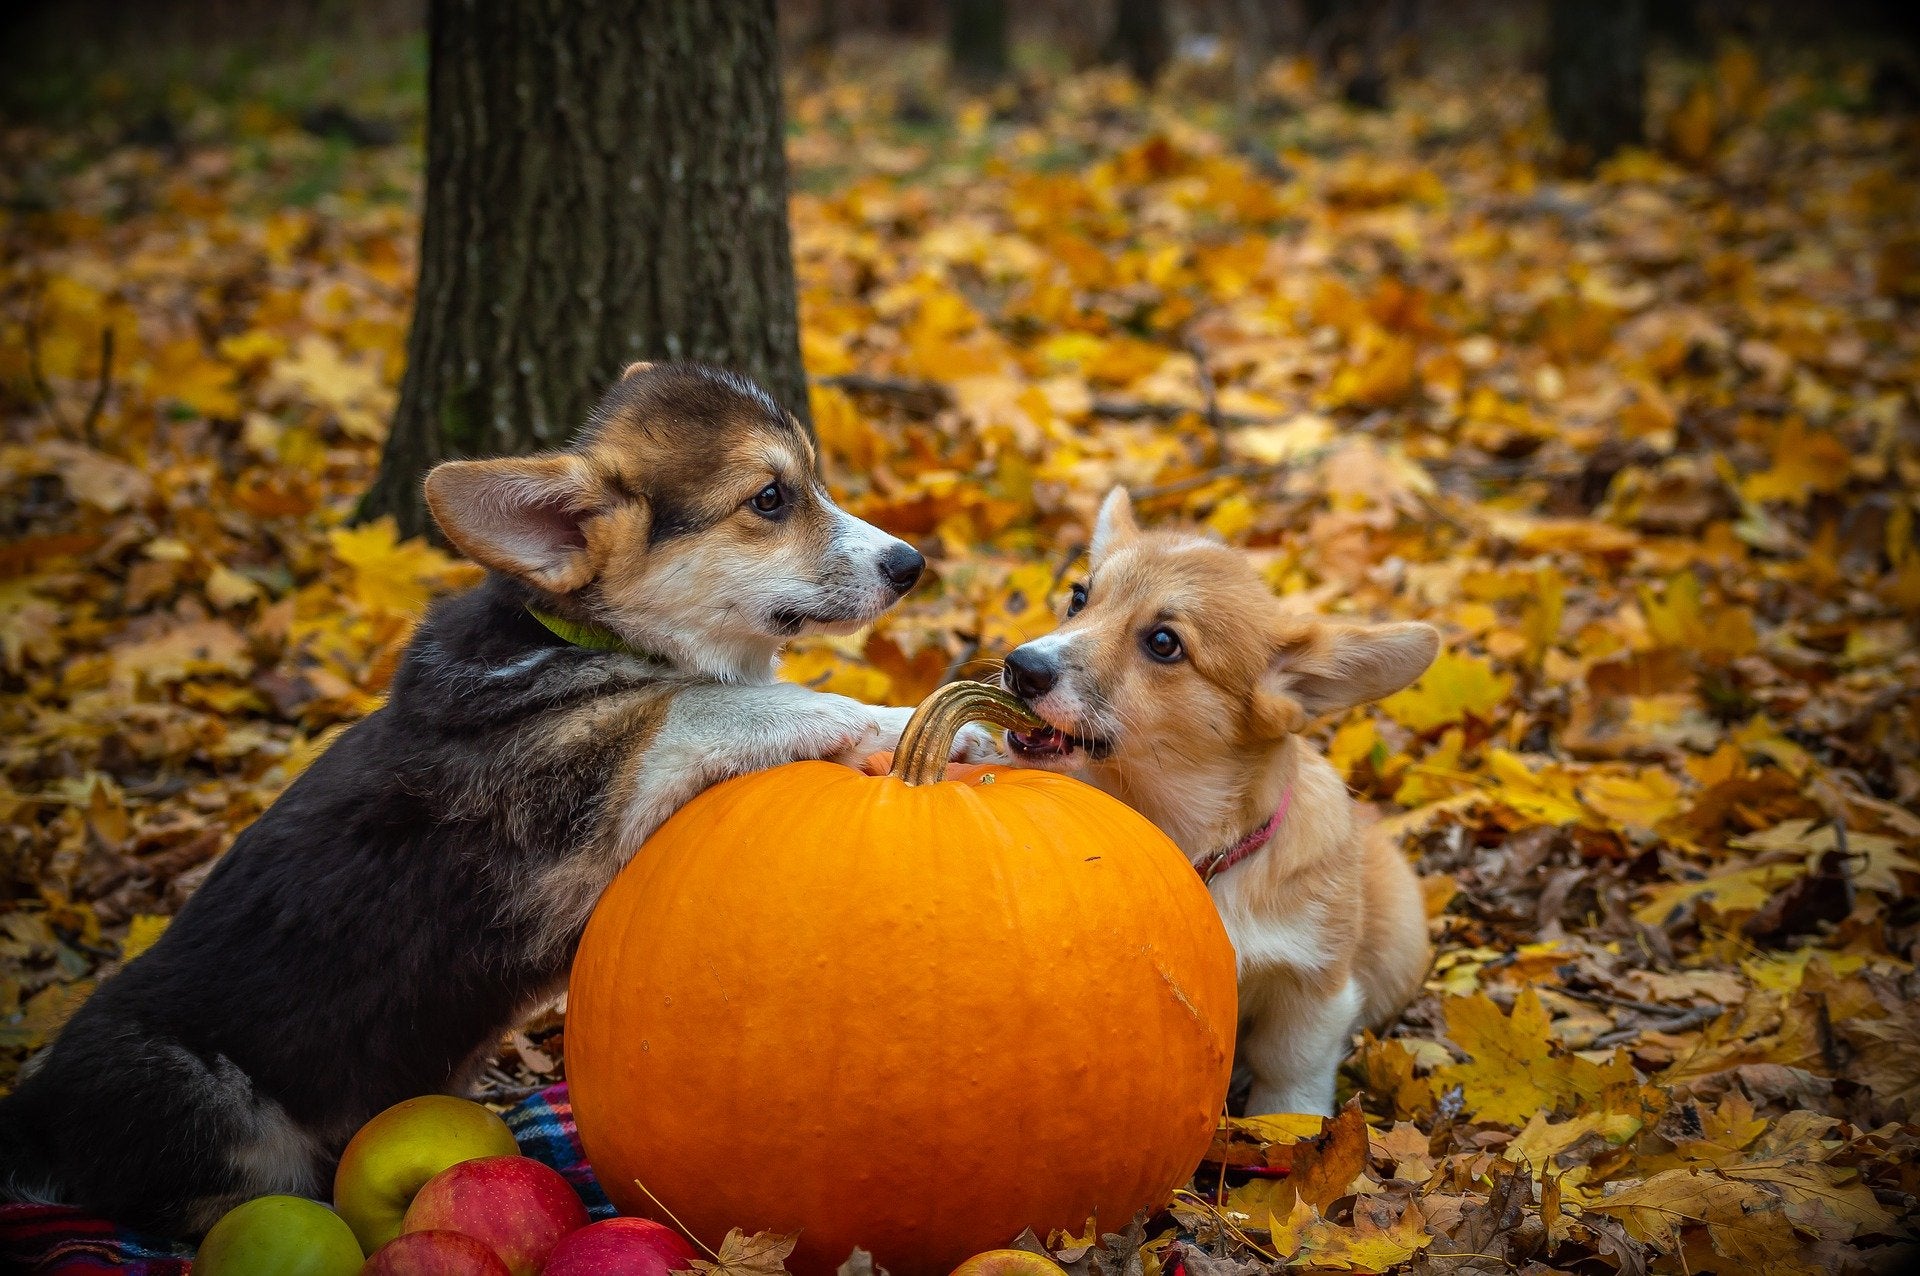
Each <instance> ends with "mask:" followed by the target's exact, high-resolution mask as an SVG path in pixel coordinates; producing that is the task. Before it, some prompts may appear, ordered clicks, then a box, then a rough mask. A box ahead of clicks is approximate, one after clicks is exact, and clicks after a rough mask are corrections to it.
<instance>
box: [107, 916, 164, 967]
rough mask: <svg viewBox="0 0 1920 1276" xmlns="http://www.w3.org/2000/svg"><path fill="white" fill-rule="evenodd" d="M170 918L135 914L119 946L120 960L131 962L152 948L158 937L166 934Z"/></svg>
mask: <svg viewBox="0 0 1920 1276" xmlns="http://www.w3.org/2000/svg"><path fill="white" fill-rule="evenodd" d="M172 920H173V919H172V918H171V917H163V916H159V915H156V914H153V913H135V914H134V916H133V920H132V921H130V922H128V923H127V937H126V939H124V940H122V941H121V944H120V960H122V961H132V960H133V959H134V958H135V957H138V956H139V955H140V954H141V953H144V952H146V951H147V949H149V948H151V947H153V946H154V944H155V943H156V942H157V941H158V940H159V938H160V936H161V935H163V934H165V933H166V930H167V923H168V922H170V921H172Z"/></svg>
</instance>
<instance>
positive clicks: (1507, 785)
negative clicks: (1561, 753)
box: [1487, 749, 1587, 824]
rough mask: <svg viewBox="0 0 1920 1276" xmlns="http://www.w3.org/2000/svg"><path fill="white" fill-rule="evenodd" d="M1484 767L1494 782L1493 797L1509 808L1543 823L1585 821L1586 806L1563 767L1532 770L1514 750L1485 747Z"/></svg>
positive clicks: (1572, 779)
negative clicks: (1486, 748) (1496, 783)
mask: <svg viewBox="0 0 1920 1276" xmlns="http://www.w3.org/2000/svg"><path fill="white" fill-rule="evenodd" d="M1487 771H1488V772H1489V773H1490V774H1491V775H1492V776H1493V778H1494V780H1495V781H1497V782H1498V787H1496V788H1495V789H1494V790H1493V793H1492V797H1493V799H1494V800H1495V801H1497V802H1499V803H1500V804H1501V805H1502V806H1505V807H1507V808H1508V809H1509V810H1512V811H1515V812H1518V813H1519V814H1521V815H1525V816H1528V817H1529V818H1532V819H1535V820H1539V821H1541V822H1542V823H1545V824H1580V823H1583V822H1585V820H1586V817H1587V813H1586V808H1585V807H1584V806H1582V805H1581V802H1580V799H1579V796H1578V794H1577V793H1576V792H1575V789H1574V778H1573V776H1572V775H1571V774H1569V773H1568V772H1567V770H1566V768H1564V767H1559V766H1552V765H1549V766H1544V767H1542V768H1541V769H1540V770H1539V771H1534V770H1532V769H1531V768H1529V767H1528V766H1527V764H1526V763H1525V762H1523V761H1521V759H1520V757H1519V755H1517V754H1514V753H1510V752H1508V751H1507V750H1505V749H1489V750H1488V751H1487Z"/></svg>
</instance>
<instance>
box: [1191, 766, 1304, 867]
mask: <svg viewBox="0 0 1920 1276" xmlns="http://www.w3.org/2000/svg"><path fill="white" fill-rule="evenodd" d="M1292 805H1293V786H1292V785H1291V784H1289V785H1288V786H1287V789H1286V792H1284V793H1282V794H1281V795H1280V805H1279V806H1277V807H1275V808H1274V811H1273V818H1272V819H1270V820H1268V821H1267V822H1266V823H1265V824H1262V825H1261V826H1260V827H1259V828H1257V829H1255V830H1254V831H1253V832H1251V833H1249V834H1247V835H1246V836H1245V837H1243V838H1241V839H1240V840H1239V841H1238V842H1235V843H1234V844H1233V845H1232V846H1229V847H1228V848H1227V849H1226V850H1224V851H1215V852H1214V853H1213V854H1211V855H1209V856H1207V857H1206V858H1204V859H1202V860H1201V861H1200V862H1199V863H1197V864H1195V865H1194V866H1193V868H1194V871H1195V872H1197V873H1199V874H1200V880H1201V881H1203V882H1211V881H1212V880H1213V879H1214V878H1216V877H1218V876H1220V874H1222V873H1224V872H1226V871H1227V870H1228V869H1230V868H1232V867H1233V866H1234V865H1235V864H1238V863H1239V862H1240V861H1241V860H1244V859H1246V858H1248V857H1249V856H1251V855H1253V854H1254V853H1255V852H1257V851H1258V850H1259V849H1260V848H1261V847H1263V846H1265V845H1266V844H1267V843H1268V842H1271V841H1272V840H1273V835H1274V834H1275V833H1278V832H1279V831H1280V822H1281V821H1282V820H1284V819H1286V818H1287V808H1288V807H1290V806H1292Z"/></svg>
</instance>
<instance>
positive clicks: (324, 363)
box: [270, 334, 394, 443]
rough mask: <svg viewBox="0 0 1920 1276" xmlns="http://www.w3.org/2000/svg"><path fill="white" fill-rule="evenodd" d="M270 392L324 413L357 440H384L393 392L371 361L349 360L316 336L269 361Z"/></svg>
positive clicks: (334, 346) (330, 342) (335, 347)
mask: <svg viewBox="0 0 1920 1276" xmlns="http://www.w3.org/2000/svg"><path fill="white" fill-rule="evenodd" d="M270 380H271V382H272V385H273V387H274V388H275V389H276V390H278V391H279V392H281V393H283V394H289V395H292V396H293V397H295V398H298V399H302V400H304V401H306V402H308V403H312V404H314V405H316V406H318V407H320V408H324V409H326V410H327V411H329V412H331V413H332V414H333V417H334V419H335V420H336V421H338V422H339V423H340V428H341V429H342V430H344V431H346V432H347V433H348V434H350V435H352V436H353V437H354V438H357V439H366V440H369V441H371V442H376V443H377V442H379V441H380V440H381V439H384V438H385V437H386V436H387V418H388V417H389V416H390V415H391V414H392V412H393V402H394V393H393V391H392V390H391V389H390V388H389V387H388V386H387V385H386V384H385V382H383V381H382V380H381V378H380V374H379V372H378V370H377V369H376V368H375V367H374V365H373V363H372V361H371V360H364V359H362V360H349V359H347V358H346V357H345V356H343V355H342V354H341V353H340V347H339V346H337V345H335V344H334V343H333V342H332V341H329V340H328V339H327V338H325V337H322V336H319V335H317V334H309V335H308V336H305V337H302V338H301V339H300V342H299V344H298V345H296V346H295V347H294V350H293V353H292V354H290V355H288V356H286V357H285V358H282V359H278V360H276V361H275V362H274V365H273V370H272V374H271V377H270Z"/></svg>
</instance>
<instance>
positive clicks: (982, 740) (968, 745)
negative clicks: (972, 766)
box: [947, 722, 1007, 762]
mask: <svg viewBox="0 0 1920 1276" xmlns="http://www.w3.org/2000/svg"><path fill="white" fill-rule="evenodd" d="M947 758H948V761H951V762H1005V761H1006V760H1007V755H1006V754H1004V753H1002V752H1000V746H999V745H998V744H996V743H995V742H994V739H993V732H991V731H989V730H987V729H986V728H985V727H983V726H981V725H980V724H979V723H977V722H969V723H968V724H967V725H966V726H964V727H962V728H960V734H959V735H957V736H955V737H953V749H952V751H951V752H950V753H949V754H948V755H947Z"/></svg>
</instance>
